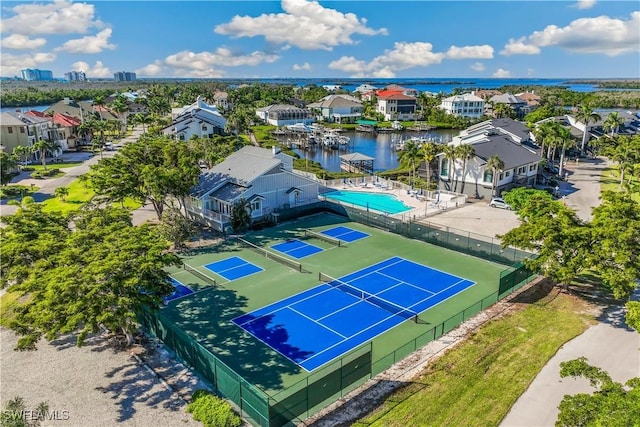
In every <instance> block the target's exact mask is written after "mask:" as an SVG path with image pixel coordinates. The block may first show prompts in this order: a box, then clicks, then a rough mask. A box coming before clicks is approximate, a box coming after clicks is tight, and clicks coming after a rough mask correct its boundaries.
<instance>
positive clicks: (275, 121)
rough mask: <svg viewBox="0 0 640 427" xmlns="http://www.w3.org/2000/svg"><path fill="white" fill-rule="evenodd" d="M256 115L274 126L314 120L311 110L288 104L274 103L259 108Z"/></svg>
mask: <svg viewBox="0 0 640 427" xmlns="http://www.w3.org/2000/svg"><path fill="white" fill-rule="evenodd" d="M256 116H258V117H259V118H260V119H261V120H264V122H265V123H267V124H270V125H273V126H287V125H295V124H296V123H304V124H305V125H308V124H311V123H313V122H314V116H313V113H312V112H311V111H309V110H307V109H306V108H300V107H296V106H295V105H287V104H273V105H269V106H267V107H262V108H258V109H257V110H256Z"/></svg>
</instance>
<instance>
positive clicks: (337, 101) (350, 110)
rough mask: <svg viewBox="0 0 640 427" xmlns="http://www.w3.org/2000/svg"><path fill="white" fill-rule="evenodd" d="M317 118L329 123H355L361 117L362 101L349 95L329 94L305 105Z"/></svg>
mask: <svg viewBox="0 0 640 427" xmlns="http://www.w3.org/2000/svg"><path fill="white" fill-rule="evenodd" d="M307 107H308V108H309V109H311V110H312V111H314V112H316V113H317V114H318V116H319V117H318V118H320V119H322V120H323V121H325V122H329V123H333V122H335V123H355V122H356V121H357V120H359V119H361V118H362V111H363V107H362V102H360V101H359V100H358V99H357V98H354V97H353V96H350V95H329V96H325V97H324V98H322V99H321V100H320V101H318V102H314V103H311V104H309V105H307Z"/></svg>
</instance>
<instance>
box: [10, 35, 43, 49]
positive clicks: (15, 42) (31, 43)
mask: <svg viewBox="0 0 640 427" xmlns="http://www.w3.org/2000/svg"><path fill="white" fill-rule="evenodd" d="M45 44H47V40H46V39H44V38H42V37H39V38H36V39H30V38H29V37H27V36H23V35H21V34H11V35H10V36H7V37H5V38H3V39H2V43H1V46H2V47H3V48H5V49H39V48H41V47H42V46H44V45H45Z"/></svg>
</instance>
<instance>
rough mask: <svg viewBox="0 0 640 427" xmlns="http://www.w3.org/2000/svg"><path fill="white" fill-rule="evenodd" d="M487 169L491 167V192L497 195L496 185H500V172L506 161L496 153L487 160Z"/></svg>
mask: <svg viewBox="0 0 640 427" xmlns="http://www.w3.org/2000/svg"><path fill="white" fill-rule="evenodd" d="M487 169H491V173H492V175H491V194H492V196H493V197H495V196H496V187H497V186H498V172H499V171H501V170H503V169H504V162H503V161H502V159H501V158H500V157H498V156H496V155H494V156H491V157H489V160H487Z"/></svg>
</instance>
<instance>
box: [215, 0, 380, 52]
mask: <svg viewBox="0 0 640 427" xmlns="http://www.w3.org/2000/svg"><path fill="white" fill-rule="evenodd" d="M282 9H283V10H284V12H285V13H271V14H263V15H260V16H258V17H255V18H254V17H250V16H239V15H236V16H234V17H233V19H231V21H230V22H228V23H226V24H220V25H218V26H216V27H215V30H214V31H215V32H216V33H218V34H223V35H227V36H232V37H256V36H263V37H264V38H265V39H266V40H267V41H268V42H270V43H274V44H285V45H292V46H296V47H298V48H300V49H305V50H317V49H324V50H332V49H333V47H334V46H339V45H353V44H356V42H355V41H354V40H353V39H352V36H353V35H355V34H360V35H367V36H373V35H378V34H381V35H386V34H388V33H387V30H386V28H380V29H377V30H375V29H372V28H370V27H368V26H367V20H366V19H364V18H358V17H357V16H356V15H355V14H353V13H342V12H339V11H337V10H335V9H328V8H325V7H323V6H321V5H320V4H319V3H318V2H317V1H308V0H283V1H282Z"/></svg>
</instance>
